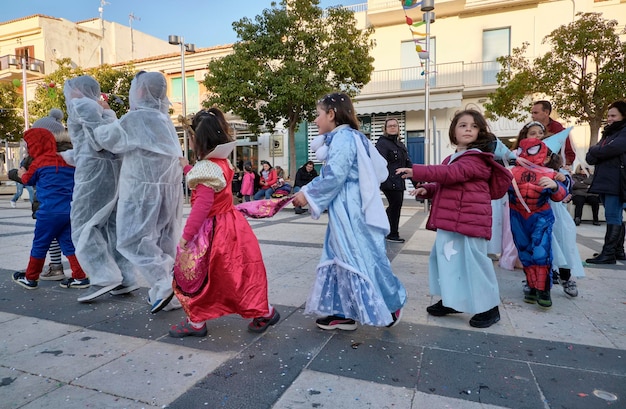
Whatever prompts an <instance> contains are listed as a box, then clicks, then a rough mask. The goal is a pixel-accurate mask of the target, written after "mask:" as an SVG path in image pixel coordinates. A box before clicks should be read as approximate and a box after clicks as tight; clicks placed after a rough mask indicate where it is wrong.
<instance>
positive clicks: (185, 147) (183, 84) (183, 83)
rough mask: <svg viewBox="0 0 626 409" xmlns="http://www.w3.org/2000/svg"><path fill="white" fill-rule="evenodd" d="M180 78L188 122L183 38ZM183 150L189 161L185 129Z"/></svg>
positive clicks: (184, 114) (185, 131) (185, 129)
mask: <svg viewBox="0 0 626 409" xmlns="http://www.w3.org/2000/svg"><path fill="white" fill-rule="evenodd" d="M180 72H181V74H180V76H181V82H182V88H183V107H182V108H183V118H184V119H185V120H186V119H187V91H186V89H187V87H186V85H187V84H186V82H187V78H185V76H186V74H185V39H184V38H183V37H181V38H180ZM183 149H184V150H185V151H184V152H183V156H184V157H185V158H186V159H189V153H188V151H189V140H188V139H187V128H186V127H183Z"/></svg>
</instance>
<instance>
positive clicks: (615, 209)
mask: <svg viewBox="0 0 626 409" xmlns="http://www.w3.org/2000/svg"><path fill="white" fill-rule="evenodd" d="M600 200H601V201H602V204H603V205H604V217H605V219H606V224H622V222H623V221H624V213H623V212H622V210H623V209H624V203H623V202H622V201H621V200H620V198H619V196H617V195H600Z"/></svg>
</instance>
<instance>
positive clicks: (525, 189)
mask: <svg viewBox="0 0 626 409" xmlns="http://www.w3.org/2000/svg"><path fill="white" fill-rule="evenodd" d="M517 156H518V159H517V165H516V166H514V167H513V168H512V169H511V171H512V173H513V178H514V180H513V185H512V186H511V187H510V188H509V207H510V210H511V231H512V233H513V241H514V242H515V247H517V251H518V254H519V259H520V261H521V262H522V265H523V266H524V273H525V274H526V281H527V283H528V286H529V287H530V291H529V292H528V294H526V295H525V296H524V301H525V302H527V303H530V304H534V303H535V302H536V303H537V304H538V305H539V306H540V307H542V308H546V309H547V308H550V307H551V306H552V299H551V298H550V285H551V282H552V280H551V278H550V271H551V266H552V245H551V244H552V226H553V224H554V214H553V212H552V209H551V208H550V199H551V200H553V201H555V202H560V201H561V200H563V199H564V198H565V196H566V195H567V189H566V188H565V186H564V185H563V184H562V183H561V182H558V181H557V180H555V177H556V174H557V172H556V171H554V170H553V169H550V168H548V167H546V165H548V164H549V163H550V160H551V156H552V152H551V151H550V149H548V147H547V145H546V144H545V143H544V142H542V141H540V140H539V139H535V138H529V139H524V140H522V141H520V147H519V150H518V152H517Z"/></svg>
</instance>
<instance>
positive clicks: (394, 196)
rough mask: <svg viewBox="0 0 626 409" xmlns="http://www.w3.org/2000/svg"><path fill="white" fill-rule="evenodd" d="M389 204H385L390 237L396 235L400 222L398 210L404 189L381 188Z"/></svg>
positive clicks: (400, 208)
mask: <svg viewBox="0 0 626 409" xmlns="http://www.w3.org/2000/svg"><path fill="white" fill-rule="evenodd" d="M383 193H384V194H385V197H386V198H387V202H389V206H387V218H388V219H389V227H390V232H389V236H390V237H398V235H399V233H398V226H399V224H400V211H401V210H402V202H403V201H404V190H383Z"/></svg>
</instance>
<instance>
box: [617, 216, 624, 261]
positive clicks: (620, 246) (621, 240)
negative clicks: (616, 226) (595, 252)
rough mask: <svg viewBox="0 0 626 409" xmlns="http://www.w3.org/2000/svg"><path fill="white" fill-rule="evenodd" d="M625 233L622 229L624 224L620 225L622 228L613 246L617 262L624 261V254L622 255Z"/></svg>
mask: <svg viewBox="0 0 626 409" xmlns="http://www.w3.org/2000/svg"><path fill="white" fill-rule="evenodd" d="M625 233H626V229H625V228H624V223H622V228H621V229H620V233H619V237H618V238H617V244H616V245H615V259H617V260H626V254H624V234H625Z"/></svg>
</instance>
